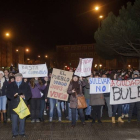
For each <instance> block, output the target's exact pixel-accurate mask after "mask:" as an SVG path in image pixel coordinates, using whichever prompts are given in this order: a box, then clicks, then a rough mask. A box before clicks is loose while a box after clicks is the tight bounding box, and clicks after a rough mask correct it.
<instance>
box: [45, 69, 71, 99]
mask: <svg viewBox="0 0 140 140" xmlns="http://www.w3.org/2000/svg"><path fill="white" fill-rule="evenodd" d="M72 75H73V72H69V71H64V70H60V69H53V73H52V77H51V83H50V87H49V92H48V97H49V98H54V99H58V100H63V101H67V100H68V94H67V89H68V86H69V83H70V81H71V79H72Z"/></svg>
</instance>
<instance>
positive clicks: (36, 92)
mask: <svg viewBox="0 0 140 140" xmlns="http://www.w3.org/2000/svg"><path fill="white" fill-rule="evenodd" d="M29 86H30V89H31V93H32V98H41V93H40V91H41V90H44V89H45V88H46V86H45V85H42V86H41V85H39V84H38V83H37V84H35V87H34V88H32V87H31V84H30V83H29Z"/></svg>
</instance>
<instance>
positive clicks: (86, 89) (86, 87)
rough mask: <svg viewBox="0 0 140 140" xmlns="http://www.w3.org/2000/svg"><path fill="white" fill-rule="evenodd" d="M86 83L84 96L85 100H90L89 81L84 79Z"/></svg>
mask: <svg viewBox="0 0 140 140" xmlns="http://www.w3.org/2000/svg"><path fill="white" fill-rule="evenodd" d="M84 82H85V87H84V96H85V99H90V94H89V93H90V85H89V83H88V80H87V79H84Z"/></svg>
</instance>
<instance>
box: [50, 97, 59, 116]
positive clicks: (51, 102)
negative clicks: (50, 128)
mask: <svg viewBox="0 0 140 140" xmlns="http://www.w3.org/2000/svg"><path fill="white" fill-rule="evenodd" d="M55 106H56V108H57V114H58V117H61V110H60V102H58V100H57V99H52V98H50V117H53V112H54V107H55Z"/></svg>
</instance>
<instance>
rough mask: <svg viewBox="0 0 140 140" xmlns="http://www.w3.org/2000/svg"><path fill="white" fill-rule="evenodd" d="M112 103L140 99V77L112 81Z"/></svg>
mask: <svg viewBox="0 0 140 140" xmlns="http://www.w3.org/2000/svg"><path fill="white" fill-rule="evenodd" d="M110 86H111V92H110V104H112V105H115V104H126V103H133V102H139V101H140V79H135V80H123V81H117V80H112V81H111V84H110Z"/></svg>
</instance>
